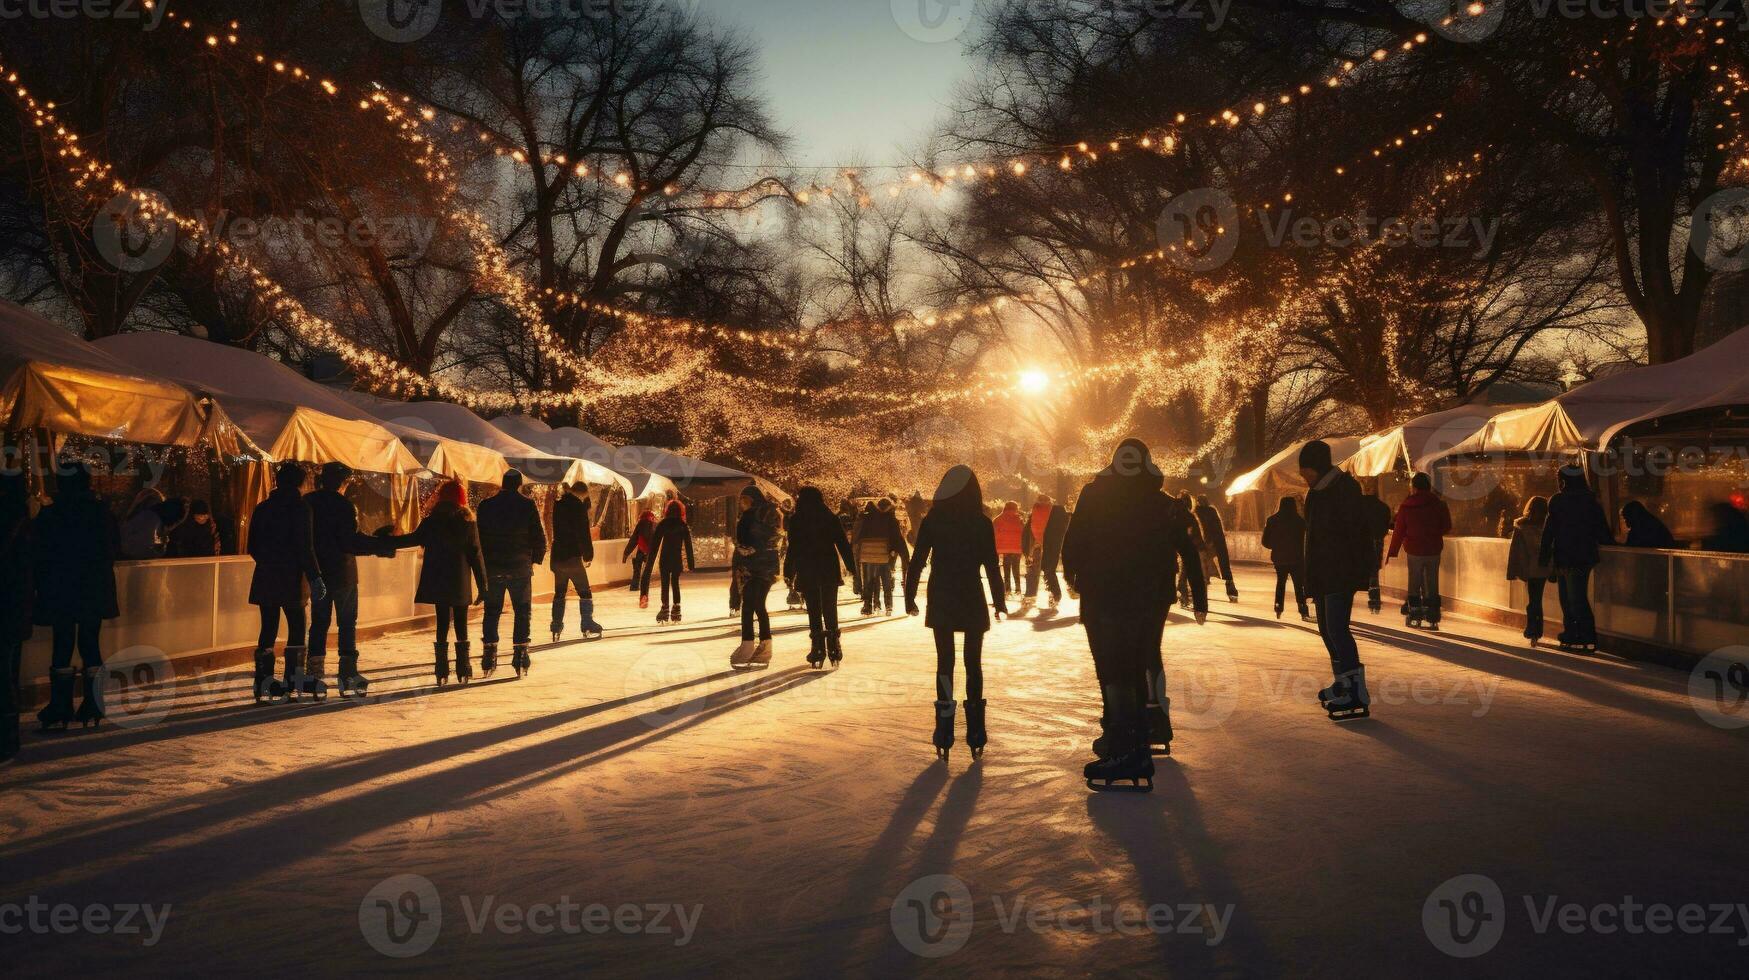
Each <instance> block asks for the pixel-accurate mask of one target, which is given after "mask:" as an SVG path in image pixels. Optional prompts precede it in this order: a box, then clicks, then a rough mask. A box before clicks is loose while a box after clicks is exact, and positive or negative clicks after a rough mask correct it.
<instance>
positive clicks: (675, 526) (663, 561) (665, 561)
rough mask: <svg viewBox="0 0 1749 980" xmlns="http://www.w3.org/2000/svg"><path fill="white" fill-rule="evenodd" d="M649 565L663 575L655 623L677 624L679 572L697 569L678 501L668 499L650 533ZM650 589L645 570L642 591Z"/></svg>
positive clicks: (696, 562)
mask: <svg viewBox="0 0 1749 980" xmlns="http://www.w3.org/2000/svg"><path fill="white" fill-rule="evenodd" d="M647 561H648V563H649V567H650V568H654V569H655V570H656V574H658V575H660V576H661V577H662V608H661V610H660V611H658V612H657V613H656V622H658V623H678V622H680V621H681V619H682V618H683V616H684V614H683V613H682V612H681V611H680V573H682V572H691V571H696V570H697V569H698V561H697V559H696V558H694V557H693V553H692V528H691V527H690V526H689V525H688V524H687V523H686V511H685V509H684V508H683V507H681V506H680V501H678V500H675V501H670V502H669V504H668V513H667V514H665V515H663V517H662V522H661V523H660V524H657V525H656V526H655V529H654V530H652V531H651V532H650V553H649V555H648V556H647ZM649 592H650V571H649V568H646V569H645V570H644V594H645V595H646V596H647V595H649Z"/></svg>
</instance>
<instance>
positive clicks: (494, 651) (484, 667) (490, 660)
mask: <svg viewBox="0 0 1749 980" xmlns="http://www.w3.org/2000/svg"><path fill="white" fill-rule="evenodd" d="M497 671H498V644H496V643H482V644H480V676H481V677H483V678H485V679H487V680H491V679H492V675H493V674H494V673H497Z"/></svg>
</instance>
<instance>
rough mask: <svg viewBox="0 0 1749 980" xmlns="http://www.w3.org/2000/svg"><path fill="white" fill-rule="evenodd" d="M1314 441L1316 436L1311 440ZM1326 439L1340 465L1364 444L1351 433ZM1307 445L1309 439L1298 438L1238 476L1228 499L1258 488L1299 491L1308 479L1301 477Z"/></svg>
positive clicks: (1303, 487) (1287, 491) (1268, 490)
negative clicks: (1301, 464) (1302, 456)
mask: <svg viewBox="0 0 1749 980" xmlns="http://www.w3.org/2000/svg"><path fill="white" fill-rule="evenodd" d="M1310 441H1312V440H1309V439H1308V440H1307V442H1310ZM1324 441H1325V442H1327V443H1329V444H1330V456H1331V460H1332V461H1333V462H1334V463H1335V464H1336V465H1337V466H1341V465H1342V464H1343V463H1346V462H1348V460H1349V459H1350V458H1351V457H1353V456H1354V454H1355V453H1357V452H1359V451H1360V448H1361V440H1359V439H1354V438H1349V437H1347V436H1344V437H1342V438H1339V439H1325V440H1324ZM1305 446H1306V443H1305V442H1296V443H1294V444H1293V445H1291V446H1289V447H1287V448H1286V449H1283V450H1282V451H1281V452H1279V453H1276V454H1275V455H1274V456H1272V457H1270V459H1269V462H1267V463H1264V464H1263V465H1262V466H1259V467H1257V468H1256V469H1254V470H1252V471H1251V472H1249V473H1246V474H1244V475H1243V476H1241V477H1239V478H1238V479H1237V480H1234V481H1233V482H1232V484H1231V485H1229V486H1228V487H1227V499H1228V500H1231V499H1233V498H1234V497H1237V496H1239V495H1241V494H1246V493H1251V492H1253V491H1258V490H1262V491H1267V492H1270V493H1299V492H1300V491H1302V490H1305V489H1306V481H1304V480H1302V479H1300V450H1301V449H1303V448H1305Z"/></svg>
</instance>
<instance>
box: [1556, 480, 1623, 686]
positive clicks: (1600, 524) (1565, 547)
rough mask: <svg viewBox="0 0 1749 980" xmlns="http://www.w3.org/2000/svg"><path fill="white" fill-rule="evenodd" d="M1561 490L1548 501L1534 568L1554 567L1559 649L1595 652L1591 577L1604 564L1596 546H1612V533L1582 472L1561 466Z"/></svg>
mask: <svg viewBox="0 0 1749 980" xmlns="http://www.w3.org/2000/svg"><path fill="white" fill-rule="evenodd" d="M1560 481H1561V492H1560V493H1557V494H1555V496H1554V498H1553V499H1551V500H1550V501H1549V517H1548V520H1547V521H1544V522H1543V538H1542V547H1541V548H1540V549H1538V552H1537V564H1539V565H1547V566H1549V567H1550V568H1552V569H1554V575H1555V589H1556V591H1557V593H1558V594H1559V595H1560V598H1561V614H1562V616H1563V618H1564V619H1565V624H1564V628H1563V629H1562V630H1561V634H1560V636H1559V637H1557V640H1558V642H1559V643H1560V645H1561V649H1563V650H1569V651H1591V650H1595V649H1597V616H1596V614H1595V613H1594V612H1593V611H1592V609H1591V573H1592V571H1593V570H1595V569H1596V568H1597V564H1598V562H1599V561H1601V560H1602V558H1601V555H1600V554H1599V552H1598V550H1597V549H1598V547H1599V546H1600V545H1606V544H1614V543H1615V534H1614V532H1612V531H1611V530H1610V528H1609V520H1608V518H1606V517H1605V516H1604V513H1603V505H1601V504H1599V503H1598V502H1597V497H1596V495H1595V494H1593V493H1592V492H1591V486H1590V484H1589V483H1587V482H1586V479H1585V470H1584V469H1582V468H1581V467H1578V466H1566V467H1562V469H1561V475H1560Z"/></svg>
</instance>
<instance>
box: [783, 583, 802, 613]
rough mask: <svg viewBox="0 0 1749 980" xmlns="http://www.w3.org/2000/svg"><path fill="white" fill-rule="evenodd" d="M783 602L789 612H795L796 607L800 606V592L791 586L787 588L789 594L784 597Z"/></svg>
mask: <svg viewBox="0 0 1749 980" xmlns="http://www.w3.org/2000/svg"><path fill="white" fill-rule="evenodd" d="M784 604H785V605H787V606H789V611H790V612H795V611H796V610H797V609H800V608H802V594H801V593H800V592H797V591H796V590H795V589H794V588H791V589H790V590H789V595H787V596H785V597H784Z"/></svg>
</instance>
